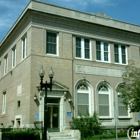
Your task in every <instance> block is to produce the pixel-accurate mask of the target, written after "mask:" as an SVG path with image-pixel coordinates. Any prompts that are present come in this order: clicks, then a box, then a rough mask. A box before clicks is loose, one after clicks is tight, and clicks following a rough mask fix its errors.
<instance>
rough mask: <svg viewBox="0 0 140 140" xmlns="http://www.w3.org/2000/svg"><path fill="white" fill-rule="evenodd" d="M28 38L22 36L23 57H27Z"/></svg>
mask: <svg viewBox="0 0 140 140" xmlns="http://www.w3.org/2000/svg"><path fill="white" fill-rule="evenodd" d="M26 43H27V38H26V37H24V38H22V59H25V58H26V56H27V44H26Z"/></svg>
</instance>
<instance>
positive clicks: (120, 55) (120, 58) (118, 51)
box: [114, 44, 127, 64]
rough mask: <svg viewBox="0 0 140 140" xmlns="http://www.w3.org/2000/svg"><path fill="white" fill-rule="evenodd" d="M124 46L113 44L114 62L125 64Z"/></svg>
mask: <svg viewBox="0 0 140 140" xmlns="http://www.w3.org/2000/svg"><path fill="white" fill-rule="evenodd" d="M126 59H127V57H126V47H125V46H122V45H117V44H115V45H114V60H115V63H119V64H126Z"/></svg>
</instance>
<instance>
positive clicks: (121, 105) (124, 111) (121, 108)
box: [118, 95, 128, 117]
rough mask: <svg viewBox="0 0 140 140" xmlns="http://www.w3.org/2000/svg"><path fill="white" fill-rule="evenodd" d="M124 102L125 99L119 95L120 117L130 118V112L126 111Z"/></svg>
mask: <svg viewBox="0 0 140 140" xmlns="http://www.w3.org/2000/svg"><path fill="white" fill-rule="evenodd" d="M122 101H123V99H122V98H121V97H120V96H119V95H118V116H120V117H123V116H124V117H125V116H128V110H127V109H126V107H125V105H124V104H123V103H122Z"/></svg>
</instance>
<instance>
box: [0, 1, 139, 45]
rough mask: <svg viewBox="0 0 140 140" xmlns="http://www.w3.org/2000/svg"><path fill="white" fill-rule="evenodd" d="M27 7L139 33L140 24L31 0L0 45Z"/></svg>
mask: <svg viewBox="0 0 140 140" xmlns="http://www.w3.org/2000/svg"><path fill="white" fill-rule="evenodd" d="M28 9H30V10H35V11H38V12H44V13H49V14H53V15H56V16H57V15H58V16H62V17H66V18H71V19H73V20H74V19H75V20H80V21H81V22H82V21H84V22H89V23H93V24H98V25H102V26H107V27H112V28H116V29H120V30H125V31H129V32H133V33H140V26H138V25H134V24H131V23H126V22H123V21H118V20H115V19H112V18H110V17H107V16H106V15H105V14H90V13H85V12H81V11H77V10H73V9H69V8H65V7H61V6H56V5H52V4H48V3H44V2H40V1H35V0H31V1H30V2H29V4H28V5H27V6H26V8H25V9H24V10H23V12H22V13H21V15H20V16H19V18H18V19H17V20H16V21H15V23H14V24H13V26H12V27H11V28H10V30H9V31H8V33H7V34H6V36H5V37H4V38H3V40H2V42H1V43H0V46H1V45H2V44H3V42H4V41H5V40H6V38H7V37H8V36H9V34H10V33H11V32H12V31H13V30H14V28H15V27H16V25H17V24H18V23H19V21H20V19H21V18H22V17H23V16H24V14H25V13H26V11H27V10H28Z"/></svg>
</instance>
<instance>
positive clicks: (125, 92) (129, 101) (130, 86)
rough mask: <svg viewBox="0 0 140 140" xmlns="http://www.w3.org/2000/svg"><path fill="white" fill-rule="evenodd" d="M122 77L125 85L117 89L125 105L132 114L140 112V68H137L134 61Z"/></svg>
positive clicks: (126, 68)
mask: <svg viewBox="0 0 140 140" xmlns="http://www.w3.org/2000/svg"><path fill="white" fill-rule="evenodd" d="M125 70H126V71H125V72H124V73H123V75H122V79H123V84H122V85H121V86H119V87H118V88H117V91H118V92H120V93H121V94H120V97H122V98H123V103H124V105H125V106H126V108H129V109H130V112H139V111H140V68H137V67H136V66H135V64H134V62H133V61H132V60H130V61H129V63H128V65H127V66H126V67H125Z"/></svg>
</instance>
